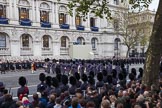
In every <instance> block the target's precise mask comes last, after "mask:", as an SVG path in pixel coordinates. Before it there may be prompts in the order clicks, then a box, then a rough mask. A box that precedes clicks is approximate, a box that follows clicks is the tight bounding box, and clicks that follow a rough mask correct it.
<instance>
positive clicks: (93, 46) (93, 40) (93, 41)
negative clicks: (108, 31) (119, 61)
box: [91, 39, 96, 48]
mask: <svg viewBox="0 0 162 108" xmlns="http://www.w3.org/2000/svg"><path fill="white" fill-rule="evenodd" d="M91 44H92V48H96V42H95V39H92V41H91Z"/></svg>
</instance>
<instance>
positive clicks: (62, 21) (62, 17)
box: [59, 13, 66, 24]
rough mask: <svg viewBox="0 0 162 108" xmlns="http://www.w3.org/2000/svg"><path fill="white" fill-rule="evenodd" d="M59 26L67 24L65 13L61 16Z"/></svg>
mask: <svg viewBox="0 0 162 108" xmlns="http://www.w3.org/2000/svg"><path fill="white" fill-rule="evenodd" d="M59 24H66V15H65V14H64V13H60V14H59Z"/></svg>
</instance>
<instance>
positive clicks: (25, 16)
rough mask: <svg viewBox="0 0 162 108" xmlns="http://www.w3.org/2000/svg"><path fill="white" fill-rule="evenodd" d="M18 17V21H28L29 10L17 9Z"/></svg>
mask: <svg viewBox="0 0 162 108" xmlns="http://www.w3.org/2000/svg"><path fill="white" fill-rule="evenodd" d="M19 15H20V16H19V18H20V19H29V10H28V9H26V8H19Z"/></svg>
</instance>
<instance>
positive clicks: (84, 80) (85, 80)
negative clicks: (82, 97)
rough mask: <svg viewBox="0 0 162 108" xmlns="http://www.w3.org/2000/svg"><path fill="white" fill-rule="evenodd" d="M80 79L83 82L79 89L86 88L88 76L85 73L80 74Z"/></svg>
mask: <svg viewBox="0 0 162 108" xmlns="http://www.w3.org/2000/svg"><path fill="white" fill-rule="evenodd" d="M82 81H83V83H82V84H81V86H80V89H81V90H86V89H87V87H88V82H87V81H88V77H87V75H86V74H83V75H82Z"/></svg>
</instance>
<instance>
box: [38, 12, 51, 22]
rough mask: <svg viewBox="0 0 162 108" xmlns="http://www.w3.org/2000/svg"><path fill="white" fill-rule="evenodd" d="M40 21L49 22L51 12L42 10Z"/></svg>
mask: <svg viewBox="0 0 162 108" xmlns="http://www.w3.org/2000/svg"><path fill="white" fill-rule="evenodd" d="M40 21H43V22H49V12H46V11H40Z"/></svg>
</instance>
